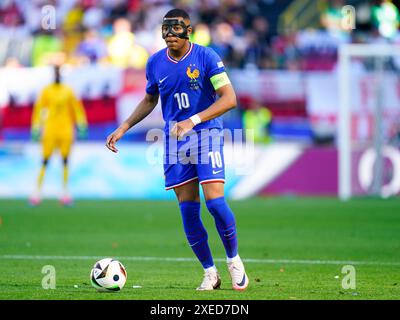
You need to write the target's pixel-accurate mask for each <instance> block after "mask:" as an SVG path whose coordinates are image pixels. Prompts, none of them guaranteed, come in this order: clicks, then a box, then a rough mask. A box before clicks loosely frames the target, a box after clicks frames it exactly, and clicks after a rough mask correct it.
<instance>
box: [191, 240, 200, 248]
mask: <svg viewBox="0 0 400 320" xmlns="http://www.w3.org/2000/svg"><path fill="white" fill-rule="evenodd" d="M199 242H200V241H197V242H195V243H193V244H189V245H190V246H191V247H193V246H195V245H196V244H198V243H199Z"/></svg>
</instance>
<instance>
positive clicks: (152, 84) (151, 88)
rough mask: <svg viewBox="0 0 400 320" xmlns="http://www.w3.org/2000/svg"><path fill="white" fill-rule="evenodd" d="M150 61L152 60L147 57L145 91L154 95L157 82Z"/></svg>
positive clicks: (156, 89)
mask: <svg viewBox="0 0 400 320" xmlns="http://www.w3.org/2000/svg"><path fill="white" fill-rule="evenodd" d="M151 61H152V60H151V59H149V61H147V65H146V79H147V84H146V92H147V93H148V94H150V95H152V96H154V95H156V94H158V84H157V81H156V79H155V77H154V73H153V68H152V63H151Z"/></svg>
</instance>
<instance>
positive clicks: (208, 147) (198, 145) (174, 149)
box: [163, 129, 225, 190]
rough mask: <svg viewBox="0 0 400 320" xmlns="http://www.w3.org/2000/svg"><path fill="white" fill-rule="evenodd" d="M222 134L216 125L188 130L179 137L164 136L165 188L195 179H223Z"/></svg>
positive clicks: (202, 181) (216, 180)
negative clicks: (210, 127) (199, 130)
mask: <svg viewBox="0 0 400 320" xmlns="http://www.w3.org/2000/svg"><path fill="white" fill-rule="evenodd" d="M223 147H224V137H223V133H222V131H221V130H219V129H211V130H209V129H203V130H201V132H195V131H191V133H190V134H187V135H185V136H184V137H183V138H182V140H177V139H176V138H175V137H171V136H168V135H167V136H166V139H165V142H164V159H163V160H164V176H165V189H166V190H170V189H173V188H176V187H180V186H183V185H185V184H187V183H189V182H191V181H194V180H198V182H199V183H200V184H206V183H212V182H222V183H225V162H224V152H223Z"/></svg>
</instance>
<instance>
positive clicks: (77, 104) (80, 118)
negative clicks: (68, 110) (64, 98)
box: [71, 90, 88, 138]
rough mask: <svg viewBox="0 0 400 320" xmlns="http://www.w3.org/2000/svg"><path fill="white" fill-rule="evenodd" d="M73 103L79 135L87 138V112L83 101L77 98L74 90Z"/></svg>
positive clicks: (72, 93)
mask: <svg viewBox="0 0 400 320" xmlns="http://www.w3.org/2000/svg"><path fill="white" fill-rule="evenodd" d="M71 103H72V108H73V110H74V115H75V121H76V125H77V127H78V135H79V137H80V138H86V137H87V127H88V123H87V117H86V111H85V108H84V106H83V103H82V101H81V100H80V99H79V98H78V97H76V96H75V94H74V92H73V91H72V90H71Z"/></svg>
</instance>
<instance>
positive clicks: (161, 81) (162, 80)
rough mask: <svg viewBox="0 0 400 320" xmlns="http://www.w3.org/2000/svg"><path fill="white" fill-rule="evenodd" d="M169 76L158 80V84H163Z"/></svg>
mask: <svg viewBox="0 0 400 320" xmlns="http://www.w3.org/2000/svg"><path fill="white" fill-rule="evenodd" d="M168 77H169V76H166V77H165V78H163V79H161V80H159V82H160V84H161V83H163V82H164V80H165V79H167V78H168Z"/></svg>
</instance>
